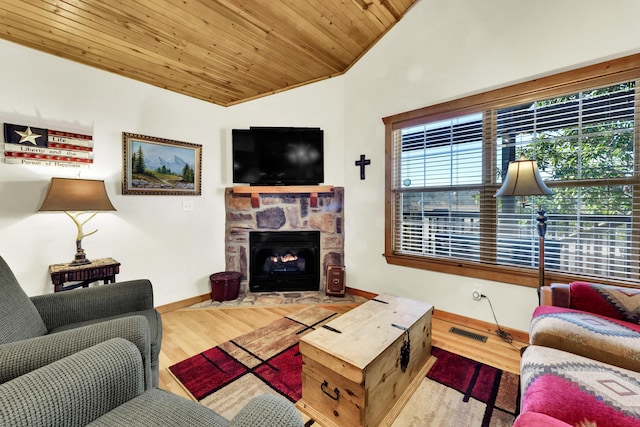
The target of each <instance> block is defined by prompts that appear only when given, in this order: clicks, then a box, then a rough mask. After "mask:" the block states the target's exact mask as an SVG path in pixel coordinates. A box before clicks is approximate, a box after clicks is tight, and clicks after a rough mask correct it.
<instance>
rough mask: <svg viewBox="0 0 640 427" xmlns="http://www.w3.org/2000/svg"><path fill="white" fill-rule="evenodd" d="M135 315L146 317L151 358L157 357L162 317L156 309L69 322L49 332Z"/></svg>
mask: <svg viewBox="0 0 640 427" xmlns="http://www.w3.org/2000/svg"><path fill="white" fill-rule="evenodd" d="M135 315H140V316H144V318H145V319H147V323H148V324H149V334H150V336H149V337H150V338H151V355H152V356H153V357H152V358H154V359H157V358H158V355H159V354H160V345H161V343H162V319H161V317H160V313H158V311H157V310H156V309H153V308H151V309H149V310H142V311H136V312H131V313H124V314H119V315H116V316H110V317H102V318H99V319H92V320H86V321H84V322H76V323H70V324H68V325H64V326H60V327H58V328H55V329H53V330H52V331H51V332H50V333H57V332H62V331H68V330H71V329H77V328H81V327H83V326H87V325H93V324H96V323H102V322H105V321H108V320H112V319H120V318H123V317H129V316H135Z"/></svg>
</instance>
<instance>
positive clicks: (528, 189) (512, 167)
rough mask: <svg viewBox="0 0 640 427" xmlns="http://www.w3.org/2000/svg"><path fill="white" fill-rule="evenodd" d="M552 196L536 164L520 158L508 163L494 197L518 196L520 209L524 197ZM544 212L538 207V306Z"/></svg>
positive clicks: (541, 275)
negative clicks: (520, 202)
mask: <svg viewBox="0 0 640 427" xmlns="http://www.w3.org/2000/svg"><path fill="white" fill-rule="evenodd" d="M549 194H552V192H551V190H549V188H548V187H547V186H546V185H545V183H544V181H543V180H542V177H541V176H540V171H539V170H538V164H537V163H536V161H535V160H525V159H523V158H521V159H520V160H516V161H514V162H511V163H509V169H507V175H506V176H505V177H504V181H503V182H502V187H500V189H499V190H498V192H497V193H496V194H495V196H494V197H505V196H520V197H521V200H522V207H524V206H525V201H524V198H525V196H542V195H549ZM545 213H546V212H545V210H544V209H543V208H542V207H540V208H539V209H538V217H537V218H536V219H537V220H538V237H539V239H540V242H539V246H538V248H539V251H538V254H539V255H538V304H539V303H540V292H541V291H542V287H543V286H544V236H545V234H546V233H547V217H546V216H545Z"/></svg>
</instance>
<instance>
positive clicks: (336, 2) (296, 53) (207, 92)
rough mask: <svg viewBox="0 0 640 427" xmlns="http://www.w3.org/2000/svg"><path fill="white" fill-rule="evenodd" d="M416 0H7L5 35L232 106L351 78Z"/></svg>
mask: <svg viewBox="0 0 640 427" xmlns="http://www.w3.org/2000/svg"><path fill="white" fill-rule="evenodd" d="M415 1H416V0H289V1H286V0H2V1H1V2H0V37H2V38H4V39H6V40H9V41H12V42H16V43H18V44H21V45H24V46H28V47H31V48H34V49H38V50H41V51H43V52H47V53H51V54H54V55H57V56H60V57H63V58H67V59H70V60H73V61H77V62H80V63H83V64H86V65H90V66H93V67H97V68H100V69H103V70H107V71H111V72H114V73H117V74H120V75H122V76H126V77H129V78H132V79H135V80H139V81H142V82H146V83H149V84H152V85H154V86H158V87H162V88H165V89H168V90H171V91H174V92H178V93H182V94H185V95H188V96H191V97H194V98H198V99H202V100H205V101H208V102H212V103H214V104H218V105H223V106H229V105H233V104H237V103H240V102H243V101H248V100H251V99H255V98H258V97H261V96H265V95H269V94H272V93H276V92H279V91H282V90H286V89H290V88H294V87H298V86H301V85H304V84H307V83H312V82H315V81H319V80H322V79H326V78H329V77H332V76H337V75H340V74H343V73H344V72H345V71H347V70H348V69H349V67H350V66H351V65H353V64H354V63H355V62H356V61H357V60H358V59H359V58H360V57H361V56H362V55H363V54H364V53H365V52H366V51H367V50H368V49H369V48H370V47H371V46H372V45H373V44H374V43H375V42H376V41H377V40H379V39H380V37H382V36H383V35H384V34H385V33H386V32H387V31H388V30H389V29H390V28H391V27H392V26H393V25H394V24H395V23H396V22H398V20H399V19H400V18H401V17H402V16H403V15H404V14H405V13H406V12H407V10H408V9H409V8H410V7H411V5H412V4H413V3H414V2H415Z"/></svg>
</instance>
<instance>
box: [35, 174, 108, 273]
mask: <svg viewBox="0 0 640 427" xmlns="http://www.w3.org/2000/svg"><path fill="white" fill-rule="evenodd" d="M115 210H116V208H114V207H113V205H112V204H111V201H110V200H109V196H107V190H106V188H105V185H104V181H102V180H92V179H76V178H51V183H50V184H49V190H48V191H47V195H46V196H45V198H44V202H42V206H40V209H38V212H45V211H62V212H64V213H65V214H67V216H68V217H69V218H71V219H72V220H73V222H74V223H75V224H76V227H77V229H78V234H77V237H76V255H75V258H74V260H73V261H72V262H71V263H70V264H71V265H84V264H89V263H91V261H89V260H88V259H87V258H86V257H85V254H84V250H83V249H82V238H83V237H86V236H90V235H92V234H94V233H95V232H96V231H98V230H94V231H92V232H90V233H84V232H83V230H82V226H83V225H84V224H86V223H87V222H88V221H89V220H90V219H91V218H93V217H94V216H95V215H96V213H97V211H115ZM85 213H87V214H89V217H87V218H85V219H84V220H80V216H81V215H83V214H85Z"/></svg>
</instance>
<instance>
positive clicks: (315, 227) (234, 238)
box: [225, 187, 344, 294]
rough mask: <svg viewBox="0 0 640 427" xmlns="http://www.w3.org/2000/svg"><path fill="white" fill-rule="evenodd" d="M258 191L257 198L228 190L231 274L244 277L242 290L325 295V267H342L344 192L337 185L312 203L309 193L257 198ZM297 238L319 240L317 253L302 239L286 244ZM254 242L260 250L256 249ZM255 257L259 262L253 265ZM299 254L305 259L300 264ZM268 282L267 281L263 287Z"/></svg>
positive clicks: (227, 239) (228, 262)
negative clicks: (315, 237)
mask: <svg viewBox="0 0 640 427" xmlns="http://www.w3.org/2000/svg"><path fill="white" fill-rule="evenodd" d="M255 188H256V193H255V195H254V196H252V195H250V194H238V193H234V191H233V188H227V189H226V190H225V213H226V227H225V230H226V232H225V234H226V235H225V247H226V249H225V256H226V263H225V265H226V269H227V270H228V271H239V272H240V273H242V280H241V283H240V292H241V293H247V292H249V291H251V292H262V291H280V290H281V291H291V290H299V291H303V290H319V291H320V293H322V294H325V293H326V271H327V266H329V265H343V263H344V234H343V224H344V212H343V200H344V189H343V188H342V187H334V188H333V189H332V190H333V191H331V192H327V193H318V194H317V199H315V196H314V198H313V199H312V196H311V195H310V194H308V193H290V192H286V193H285V192H283V193H264V194H259V191H260V187H255ZM283 191H291V190H290V189H286V187H285V189H284V190H283ZM257 194H259V196H257V197H255V196H256V195H257ZM252 199H254V200H252ZM256 199H257V200H256ZM256 202H257V203H256ZM256 205H257V206H256ZM299 232H300V233H299ZM296 234H298V235H303V236H305V237H309V236H317V240H318V242H319V248H318V249H317V253H314V252H313V249H308V247H309V246H308V244H307V243H304V244H303V243H301V242H300V241H299V240H298V239H299V237H294V241H293V242H287V243H283V242H285V241H286V240H287V239H288V237H290V236H295V235H296ZM252 240H253V244H254V246H257V247H254V248H252ZM286 245H290V249H289V250H287V249H286V247H285V246H286ZM293 252H295V253H293ZM252 255H253V257H254V258H256V257H257V258H259V259H257V260H254V261H255V262H254V265H253V266H252V265H251V257H252ZM296 256H298V257H299V258H305V259H304V261H302V260H300V261H299V260H297V259H294V258H295V257H296ZM271 257H273V261H271ZM267 270H269V274H266V273H267ZM287 270H288V271H287ZM302 270H304V271H302ZM273 273H275V274H273ZM313 273H315V274H316V276H317V279H316V278H312V274H313ZM287 276H290V277H291V279H292V280H290V281H288V280H287ZM274 277H275V279H274V280H272V281H271V282H269V280H268V279H269V278H274ZM252 279H253V280H252ZM264 279H267V282H269V283H267V284H266V285H265V284H264ZM256 280H257V281H256ZM259 281H262V283H260V282H259ZM254 282H255V283H254ZM256 284H258V286H257V287H256V286H255V285H256Z"/></svg>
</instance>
